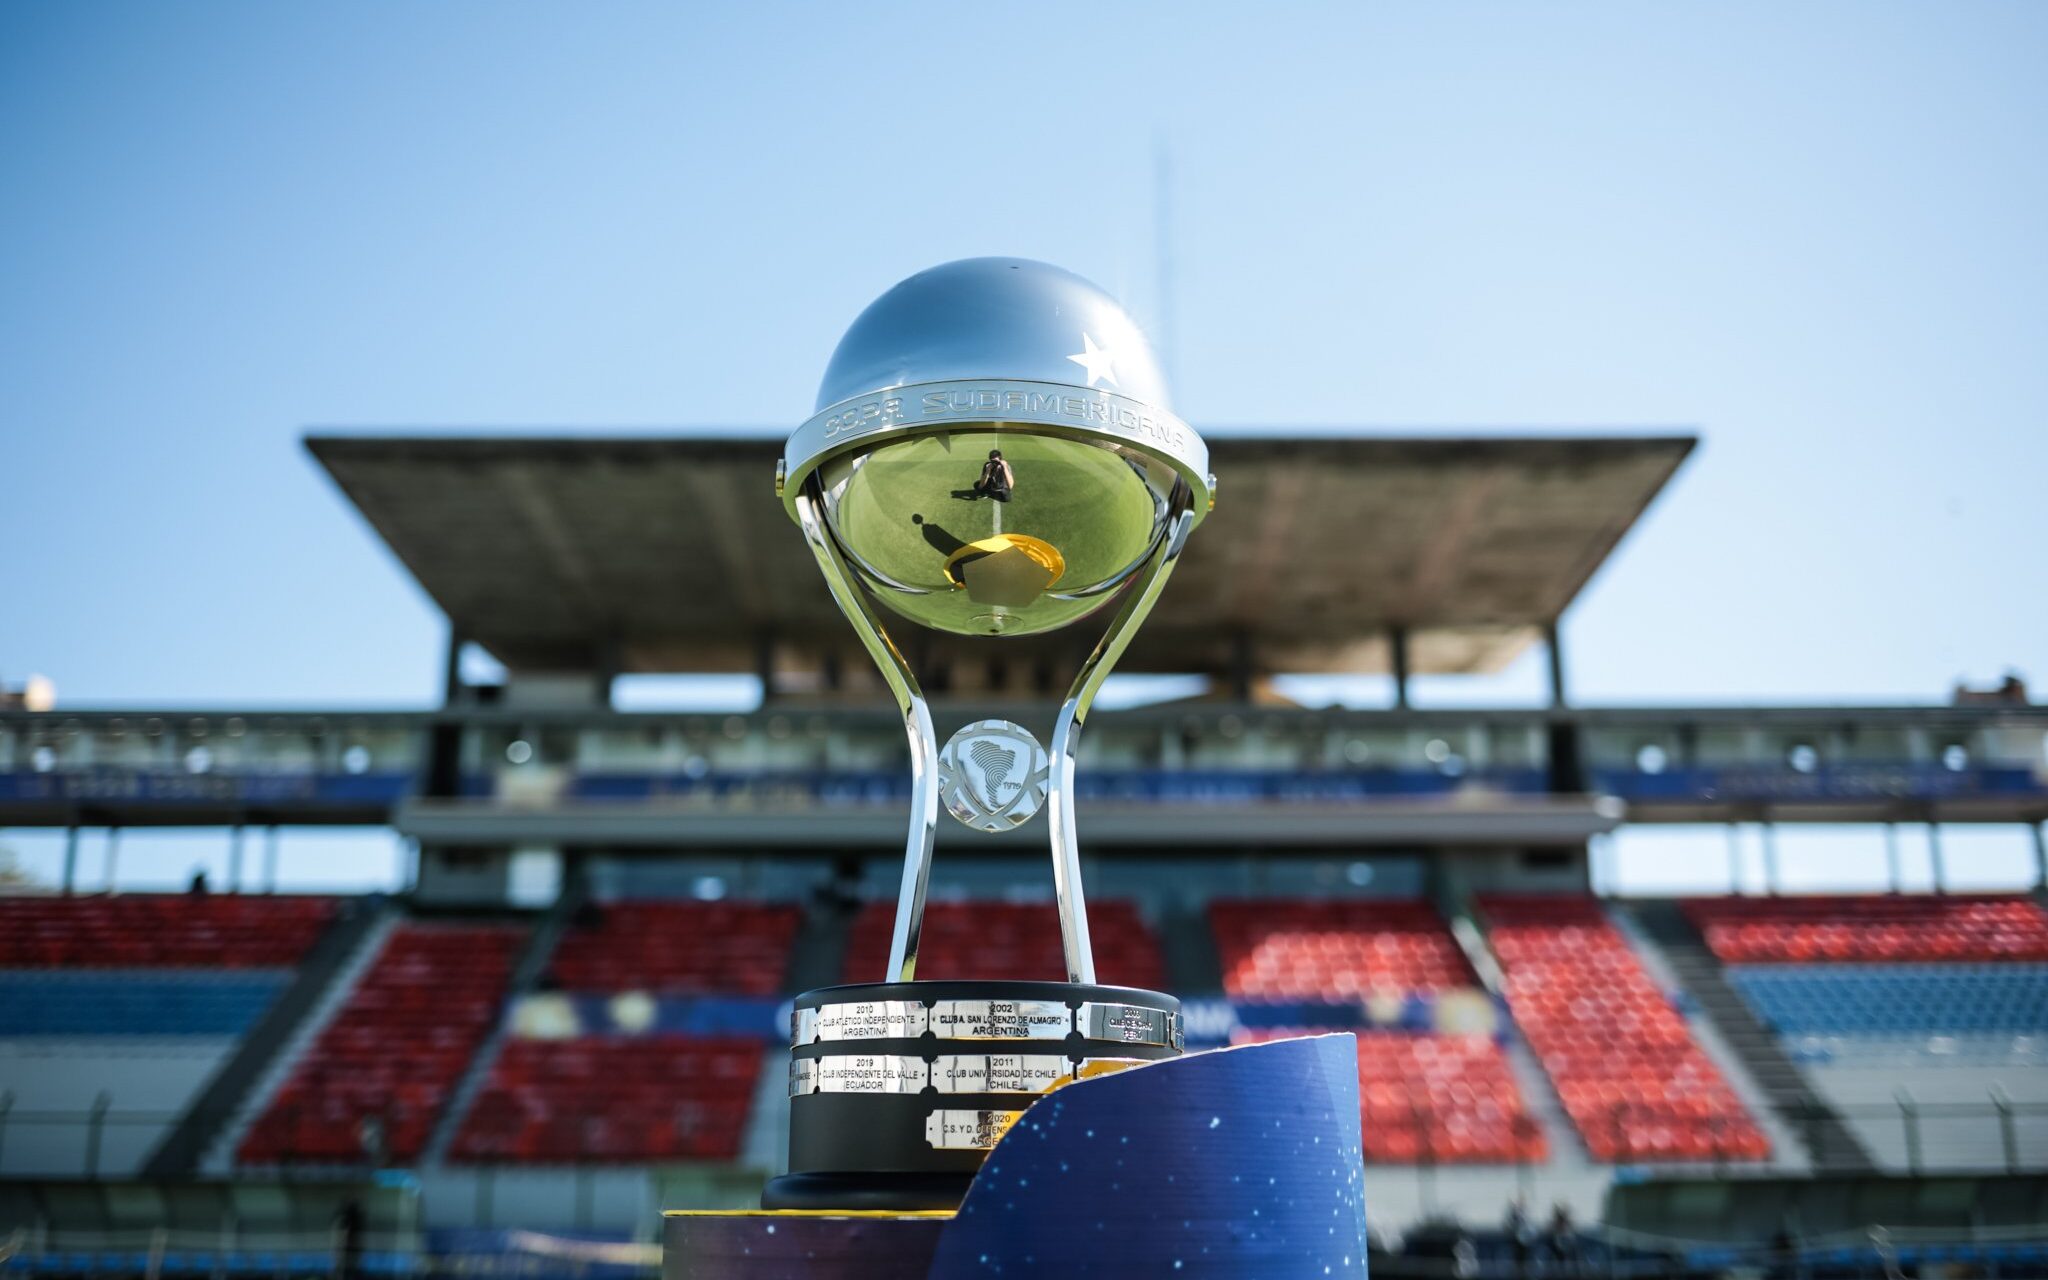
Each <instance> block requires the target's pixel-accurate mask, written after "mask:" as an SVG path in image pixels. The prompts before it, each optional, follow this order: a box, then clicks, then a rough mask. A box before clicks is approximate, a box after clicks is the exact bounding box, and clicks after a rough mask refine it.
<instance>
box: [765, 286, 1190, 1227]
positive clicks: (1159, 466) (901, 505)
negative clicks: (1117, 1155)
mask: <svg viewBox="0 0 2048 1280" xmlns="http://www.w3.org/2000/svg"><path fill="white" fill-rule="evenodd" d="M1077 348H1078V354H1077ZM776 489H777V493H778V496H779V497H780V498H781V499H782V502H783V505H784V507H785V508H786V509H787V511H788V513H789V515H790V517H791V518H792V519H793V520H795V521H796V523H797V524H798V525H799V526H800V527H801V528H802V530H803V535H804V538H805V540H806V541H807V542H808V544H809V546H810V548H811V551H812V553H813V555H814V556H815V558H816V560H817V563H818V567H819V569H820V570H821V571H822V573H823V574H824V578H825V582H826V585H827V587H828V588H829V589H830V591H831V593H832V596H833V599H834V600H835V601H836V602H837V604H838V605H839V608H840V611H841V612H842V613H844V614H845V616H846V618H847V621H848V622H850V623H851V624H852V625H853V628H854V630H855V632H856V633H857V634H858V635H859V637H860V639H861V642H862V644H863V646H864V647H865V648H866V649H867V651H868V654H869V655H870V656H871V657H872V658H873V659H874V662H875V665H876V666H877V668H879V669H880V671H881V674H882V677H883V679H884V681H885V682H886V683H887V684H888V687H889V689H890V691H891V693H892V694H893V695H894V697H895V701H896V704H897V707H898V709H899V710H900V711H901V713H902V716H903V725H904V731H905V734H906V736H907V737H908V740H909V745H910V770H911V794H912V799H911V813H910V824H909V835H908V838H907V841H906V843H905V848H904V858H903V876H902V881H901V887H900V889H899V891H898V895H897V902H896V920H895V926H894V929H893V931H892V933H891V938H890V948H889V966H888V971H887V973H886V974H883V975H879V976H880V977H881V979H882V980H881V981H878V982H873V983H860V984H854V985H849V986H839V987H827V988H824V989H822V990H818V991H812V992H807V993H806V994H804V995H802V996H799V997H798V998H797V1000H796V1007H795V1012H794V1015H793V1017H792V1023H793V1025H792V1028H791V1031H792V1043H793V1046H794V1056H793V1058H792V1061H791V1064H790V1068H791V1070H790V1139H789V1142H790V1149H789V1156H790V1164H789V1167H790V1172H789V1173H788V1174H786V1175H784V1176H783V1177H781V1178H777V1179H775V1180H774V1181H772V1182H771V1183H770V1184H769V1186H768V1189H767V1192H766V1193H765V1194H764V1196H763V1206H764V1207H766V1208H817V1209H866V1208H874V1209H933V1208H951V1207H953V1206H954V1205H956V1204H957V1203H958V1202H959V1199H960V1196H961V1195H962V1194H963V1193H964V1191H965V1189H966V1185H967V1182H968V1180H969V1179H970V1178H972V1176H973V1174H974V1172H975V1170H976V1169H978V1168H979V1167H980V1164H981V1161H982V1159H983V1157H984V1156H985V1155H986V1154H987V1151H988V1149H989V1148H990V1147H992V1146H993V1145H994V1144H995V1142H996V1141H997V1140H998V1139H999V1138H1000V1137H1001V1136H1002V1134H1003V1132H1004V1131H1005V1130H1006V1129H1007V1128H1008V1127H1009V1125H1010V1124H1011V1123H1012V1122H1014V1121H1015V1120H1016V1118H1017V1117H1018V1116H1019V1115H1020V1114H1022V1112H1023V1110H1024V1108H1025V1107H1027V1106H1029V1105H1030V1103H1031V1102H1032V1101H1033V1100H1034V1099H1035V1098H1036V1097H1037V1096H1038V1095H1040V1094H1043V1093H1044V1092H1046V1091H1047V1090H1050V1089H1053V1088H1056V1087H1058V1086H1059V1085H1061V1084H1064V1083H1066V1082H1069V1081H1072V1080H1075V1079H1078V1078H1081V1077H1084V1076H1087V1075H1090V1074H1094V1073H1096V1072H1099V1071H1103V1070H1112V1069H1115V1068H1116V1067H1117V1066H1119V1065H1121V1064H1125V1063H1128V1062H1131V1061H1146V1060H1154V1059H1158V1058H1165V1057H1173V1056H1176V1055H1178V1054H1179V1053H1180V1051H1181V1044H1182V1036H1181V1028H1180V1005H1179V1002H1178V1001H1177V1000H1175V999H1174V998H1173V997H1172V996H1169V995H1165V994H1162V993H1160V992H1155V991H1142V990H1138V989H1135V988H1129V987H1115V986H1104V985H1099V984H1098V983H1097V982H1096V979H1095V960H1094V954H1093V951H1092V948H1091V946H1090V943H1089V938H1088V913H1087V908H1086V905H1085V901H1084V895H1083V889H1082V884H1081V861H1080V848H1079V843H1078V840H1077V837H1076V832H1075V822H1074V768H1075V754H1076V751H1077V749H1078V746H1079V742H1080V737H1081V731H1082V728H1083V726H1084V724H1085V723H1086V721H1087V717H1088V713H1089V709H1090V707H1091V706H1092V704H1093V703H1094V700H1095V696H1096V694H1097V692H1098V691H1099V690H1100V689H1101V687H1102V682H1103V680H1104V679H1105V678H1106V677H1107V676H1108V675H1109V672H1110V670H1111V668H1112V667H1113V666H1114V665H1115V664H1116V661H1117V659H1118V658H1119V657H1120V656H1121V655H1122V654H1123V652H1124V650H1125V648H1126V647H1127V646H1128V645H1129V644H1130V642H1131V639H1132V637H1133V636H1134V635H1136V633H1137V630H1138V627H1139V625H1140V624H1141V623H1142V622H1143V621H1144V619H1145V617H1146V615H1147V614H1148V613H1149V612H1150V611H1151V609H1152V606H1153V604H1154V602H1156V601H1157V600H1158V598H1159V594H1160V592H1161V590H1162V589H1163V588H1164V587H1165V585H1166V582H1167V579H1168V577H1169V576H1170V575H1171V574H1172V572H1173V569H1174V566H1175V564H1176V563H1177V562H1178V560H1179V558H1180V556H1181V553H1182V550H1183V549H1184V548H1185V547H1186V545H1187V539H1188V535H1189V534H1190V533H1191V532H1192V531H1193V529H1194V527H1195V525H1196V524H1198V523H1200V521H1201V520H1202V518H1203V517H1204V516H1205V515H1207V513H1208V511H1209V507H1210V505H1211V502H1212V496H1213V494H1214V490H1215V478H1214V477H1213V476H1211V475H1210V474H1209V470H1208V448H1207V446H1206V445H1205V444H1204V443H1203V441H1202V439H1201V437H1200V436H1199V435H1197V434H1196V433H1195V431H1194V430H1193V429H1192V428H1190V427H1189V426H1188V425H1187V424H1186V423H1184V422H1182V421H1181V420H1180V419H1179V418H1178V417H1176V416H1175V415H1174V413H1173V411H1172V409H1171V407H1170V403H1169V400H1168V397H1167V393H1166V386H1165V380H1164V378H1163V377H1162V375H1161V372H1160V369H1159V365H1158V361H1157V360H1156V359H1155V358H1154V356H1153V354H1152V351H1151V347H1150V345H1149V344H1148V343H1147V341H1146V339H1145V335H1144V333H1143V332H1142V331H1141V330H1140V329H1139V328H1138V326H1137V325H1136V324H1135V323H1134V322H1133V321H1132V320H1131V318H1130V317H1129V316H1128V315H1127V314H1126V313H1125V312H1124V310H1123V309H1122V308H1121V307H1120V306H1118V305H1117V303H1116V302H1115V301H1114V300H1113V299H1111V298H1110V297H1109V296H1108V295H1107V294H1105V293H1103V292H1102V290H1100V289H1098V288H1097V287H1095V286H1094V285H1092V284H1090V283H1089V282H1088V281H1086V280H1083V279H1082V278H1080V277H1079V276H1076V275H1073V274H1071V273H1069V272H1066V271H1062V270H1060V269H1059V268H1056V267H1051V266H1047V265H1046V264H1044V263H1039V262H1030V261H1026V260H1023V259H1014V258H976V259H970V260H967V261H963V262H954V263H949V264H947V265H945V266H941V267H935V268H933V269H931V270H929V271H924V272H921V273H919V274H917V275H914V276H912V277H910V278H909V279H907V280H904V281H903V282H902V283H900V284H898V285H897V286H896V287H895V288H893V289H891V290H889V292H887V293H885V294H884V295H882V297H881V298H879V299H878V300H876V301H875V302H874V303H873V304H872V305H871V306H869V307H868V309H867V310H866V311H864V312H862V313H861V315H860V316H859V317H858V318H857V319H856V320H855V321H854V322H853V325H852V327H851V328H850V329H848V330H847V333H846V336H845V337H844V338H843V339H842V340H841V341H840V344H839V347H838V349H837V350H836V351H835V352H834V354H833V356H832V360H831V363H830V365H829V366H828V367H827V370H826V373H825V378H824V383H823V386H822V387H821V389H820V390H819V393H818V400H817V408H816V412H815V413H814V415H813V416H812V417H811V418H810V419H809V420H808V421H806V422H805V423H804V424H803V425H802V426H800V427H798V428H797V429H796V431H795V432H794V433H793V434H792V435H791V436H790V438H789V442H788V444H787V446H786V448H785V452H784V457H783V460H782V464H781V466H780V467H779V468H778V473H777V477H776ZM1098 613H1107V614H1108V623H1107V626H1106V628H1105V629H1104V631H1103V634H1102V637H1101V639H1100V640H1099V641H1098V642H1097V643H1096V644H1095V646H1094V648H1093V650H1092V651H1091V652H1090V653H1089V655H1088V657H1087V658H1086V659H1085V660H1084V661H1083V662H1082V664H1081V667H1080V670H1079V673H1078V674H1077V675H1076V677H1075V679H1074V682H1073V685H1072V687H1071V688H1070V689H1069V690H1068V692H1067V695H1066V698H1065V700H1064V701H1063V702H1062V703H1061V705H1060V709H1059V712H1058V714H1057V715H1056V717H1055V718H1054V720H1053V724H1052V726H1051V737H1050V739H1049V745H1048V746H1043V747H1042V746H1041V745H1040V744H1039V740H1038V739H1037V738H1035V737H1034V736H1033V735H1032V734H1031V733H1030V732H1029V731H1028V730H1026V729H1024V728H1023V727H1022V726H1019V725H1015V724H1011V723H1009V722H1007V721H1001V720H984V721H979V722H976V723H974V724H970V725H966V726H964V727H962V728H961V729H960V730H959V731H958V732H956V733H954V734H953V735H952V736H951V738H950V739H949V740H948V741H947V742H946V744H945V747H944V749H943V750H941V748H940V747H939V745H938V743H939V738H938V734H937V732H936V730H935V728H934V725H933V721H932V715H931V708H930V705H929V703H928V702H927V701H926V699H925V696H924V694H923V692H922V690H921V689H920V688H919V687H918V683H917V679H916V675H915V673H914V671H913V669H912V667H911V664H910V663H909V662H908V661H907V660H906V659H905V657H904V652H905V650H904V646H903V645H902V644H900V643H898V641H897V640H896V639H895V638H894V636H893V635H892V634H891V631H890V626H891V625H895V626H898V627H901V626H904V625H906V624H907V625H909V626H912V627H926V628H931V629H934V630H938V631H944V632H950V633H953V634H957V635H965V636H979V637H985V638H986V643H989V644H991V645H1000V644H1002V643H1003V642H1004V641H1005V640H1006V639H1010V638H1014V637H1019V636H1031V635H1039V634H1042V633H1045V632H1049V631H1053V630H1057V629H1059V628H1063V627H1067V626H1072V625H1075V624H1078V623H1081V622H1083V621H1084V620H1086V619H1089V618H1090V617H1091V616H1092V615H1096V614H1098ZM1041 807H1043V808H1044V809H1045V810H1046V816H1047V827H1048V828H1049V838H1050V845H1051V854H1052V880H1053V889H1054V895H1055V898H1056V900H1057V903H1058V908H1059V921H1060V939H1061V948H1062V951H1063V954H1064V957H1065V964H1066V971H1067V981H1065V982H1037V981H1025V980H1017V981H976V982H952V981H937V982H935V981H924V980H920V979H919V978H918V973H917V958H918V942H919V937H920V934H921V932H922V924H923V918H924V908H925V894H926V889H927V886H928V884H929V881H930V873H931V859H932V845H933V841H934V838H935V836H936V834H937V825H938V820H939V817H938V815H939V811H940V809H941V808H943V809H945V810H946V811H947V812H949V813H951V814H952V815H953V816H954V817H955V818H957V819H958V820H959V821H961V822H962V823H964V824H966V825H967V826H969V827H971V828H974V829H975V830H979V831H984V832H999V831H1007V830H1012V829H1015V828H1017V827H1021V826H1023V825H1024V824H1026V823H1028V822H1029V821H1030V820H1031V819H1032V818H1033V816H1034V815H1036V814H1037V812H1038V811H1039V809H1040V808H1041Z"/></svg>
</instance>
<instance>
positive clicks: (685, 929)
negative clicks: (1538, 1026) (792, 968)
mask: <svg viewBox="0 0 2048 1280" xmlns="http://www.w3.org/2000/svg"><path fill="white" fill-rule="evenodd" d="M802 920H803V913H802V912H801V911H799V910H798V909H797V908H796V907H794V906H763V905H753V904H748V903H737V902H619V903H614V904H612V905H610V906H606V907H603V908H601V909H600V914H599V916H598V919H597V920H596V921H595V922H594V923H590V924H581V925H578V926H577V927H576V928H574V929H571V930H570V931H569V932H568V933H567V934H566V935H565V936H564V937H563V938H562V941H561V943H560V945H558V946H557V947H556V948H555V955H554V960H553V962H552V963H551V964H550V965H549V967H548V977H549V981H550V983H551V985H553V986H555V987H557V988H559V989H561V990H564V991H655V992H672V993H699V992H717V993H722V994H728V995H750V996H769V995H774V994H775V993H777V992H779V991H781V990H782V981H783V977H784V975H785V974H786V973H787V972H788V971H789V951H790V946H791V944H792V943H793V942H794V940H795V938H796V931H797V926H798V925H799V924H800V923H802Z"/></svg>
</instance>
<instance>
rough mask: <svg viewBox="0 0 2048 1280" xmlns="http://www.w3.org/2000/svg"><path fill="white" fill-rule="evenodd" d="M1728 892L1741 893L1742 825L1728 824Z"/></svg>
mask: <svg viewBox="0 0 2048 1280" xmlns="http://www.w3.org/2000/svg"><path fill="white" fill-rule="evenodd" d="M1728 892H1729V893H1731V894H1735V893H1741V892H1742V824H1741V823H1739V822H1731V823H1729V824H1728Z"/></svg>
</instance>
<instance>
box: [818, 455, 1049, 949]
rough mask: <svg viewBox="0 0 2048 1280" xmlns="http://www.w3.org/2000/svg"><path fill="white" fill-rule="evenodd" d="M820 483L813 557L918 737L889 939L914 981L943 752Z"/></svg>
mask: <svg viewBox="0 0 2048 1280" xmlns="http://www.w3.org/2000/svg"><path fill="white" fill-rule="evenodd" d="M816 483H817V481H816V480H815V478H814V479H813V480H812V481H811V483H810V484H807V485H806V486H805V487H804V490H803V492H801V493H799V494H798V495H797V498H796V513H797V522H798V523H799V524H801V525H802V526H803V530H804V540H805V541H806V542H808V543H810V544H811V554H812V555H813V556H816V557H817V560H818V568H819V569H820V570H821V571H822V572H823V573H824V575H825V585H826V586H828V587H830V588H831V589H832V599H833V600H835V601H837V602H838V604H839V611H840V612H841V613H844V614H845V615H846V620H847V621H848V622H851V623H852V624H853V630H854V633H855V634H856V635H858V636H860V642H861V644H862V645H864V646H866V648H867V651H868V656H869V657H871V658H873V659H874V660H875V666H876V667H877V668H878V669H879V670H880V671H881V673H882V679H883V680H884V681H886V682H887V683H888V686H889V691H890V692H891V693H893V694H895V695H896V707H897V709H898V710H899V711H901V712H902V713H903V729H904V732H905V734H906V735H907V736H908V737H909V739H910V835H909V838H908V839H907V840H906V841H905V843H904V846H903V885H902V888H901V889H899V890H898V891H897V895H896V928H895V931H894V932H893V933H892V934H891V935H890V937H889V975H888V977H887V978H886V979H884V981H887V982H909V981H910V980H911V979H913V978H914V977H916V976H917V943H918V938H919V937H920V936H921V935H922V934H923V932H924V897H925V889H926V888H927V886H929V885H930V883H931V876H932V841H933V840H934V839H936V838H937V836H938V831H939V748H938V744H937V742H936V741H935V740H934V735H933V733H932V714H931V708H930V707H929V706H927V705H926V703H925V700H924V691H923V690H921V689H919V688H918V687H917V677H916V675H914V674H913V673H912V672H911V669H910V663H909V661H908V660H906V659H905V658H904V656H903V653H902V651H901V650H899V649H898V648H897V647H896V643H895V642H894V641H893V640H891V639H890V638H889V633H888V631H886V630H884V629H883V627H882V620H881V619H880V618H879V617H877V616H876V615H875V611H874V607H873V606H872V605H870V604H869V603H868V601H867V597H865V596H863V595H862V594H861V592H860V588H859V587H858V586H856V585H855V584H854V581H853V575H852V574H851V573H849V572H848V571H847V567H846V557H845V555H844V554H843V553H842V552H841V551H840V549H839V544H838V543H837V542H836V541H834V540H833V537H832V533H831V531H830V530H829V529H827V528H826V527H825V521H824V517H823V516H822V515H821V514H820V511H819V508H820V495H819V494H818V491H817V489H816V487H815V486H816ZM1062 901H1063V902H1064V899H1062Z"/></svg>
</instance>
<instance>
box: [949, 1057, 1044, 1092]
mask: <svg viewBox="0 0 2048 1280" xmlns="http://www.w3.org/2000/svg"><path fill="white" fill-rule="evenodd" d="M1073 1077H1074V1064H1073V1063H1071V1062H1068V1061H1067V1060H1066V1059H1065V1058H1064V1057H1061V1056H1059V1055H1057V1054H1050V1053H992V1054H987V1055H983V1054H978V1053H952V1054H946V1055H944V1056H942V1057H940V1058H939V1060H938V1061H937V1062H934V1063H933V1064H932V1086H933V1087H934V1088H936V1089H937V1090H938V1091H939V1092H940V1093H1044V1092H1045V1091H1046V1090H1047V1089H1050V1088H1052V1087H1053V1086H1054V1085H1056V1084H1063V1083H1065V1082H1066V1081H1068V1080H1071V1079H1073Z"/></svg>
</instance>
